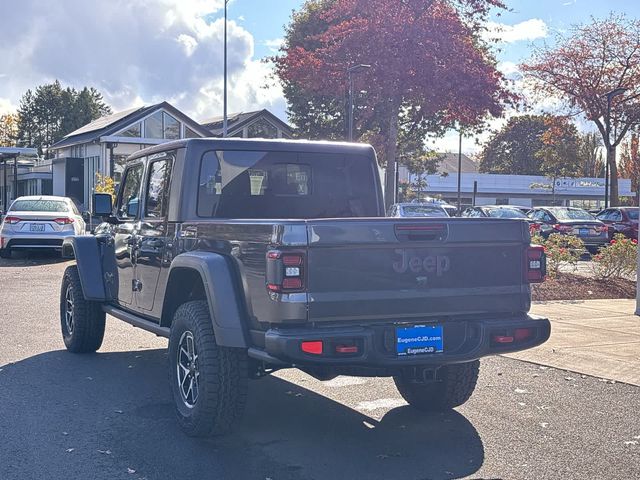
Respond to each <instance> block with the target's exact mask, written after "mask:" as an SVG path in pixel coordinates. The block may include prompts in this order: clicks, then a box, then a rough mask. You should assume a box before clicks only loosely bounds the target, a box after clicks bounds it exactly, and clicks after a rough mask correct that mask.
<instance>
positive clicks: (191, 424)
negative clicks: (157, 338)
mask: <svg viewBox="0 0 640 480" xmlns="http://www.w3.org/2000/svg"><path fill="white" fill-rule="evenodd" d="M247 363H248V361H247V354H246V351H245V350H244V349H240V348H229V347H221V346H219V345H218V344H217V343H216V338H215V335H214V332H213V323H212V319H211V315H210V314H209V306H208V304H207V302H205V301H192V302H187V303H185V304H183V305H181V306H180V307H179V308H178V309H177V310H176V313H175V315H174V317H173V324H172V325H171V335H170V337H169V379H170V382H171V391H172V393H173V399H174V402H175V406H176V413H177V416H178V422H179V424H180V427H181V428H182V429H183V430H184V432H185V433H186V434H187V435H189V436H193V437H205V436H211V435H220V434H224V433H227V432H228V431H230V430H231V429H232V427H233V425H234V424H235V423H236V422H237V421H238V420H239V419H240V417H241V415H242V412H243V410H244V406H245V402H246V398H247V387H248V385H247V383H248V367H247Z"/></svg>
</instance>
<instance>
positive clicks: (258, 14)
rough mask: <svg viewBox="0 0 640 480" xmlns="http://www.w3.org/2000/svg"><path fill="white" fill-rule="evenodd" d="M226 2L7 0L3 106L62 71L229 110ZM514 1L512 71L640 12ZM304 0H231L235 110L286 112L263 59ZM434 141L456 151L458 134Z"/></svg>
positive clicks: (111, 87) (112, 93) (506, 31)
mask: <svg viewBox="0 0 640 480" xmlns="http://www.w3.org/2000/svg"><path fill="white" fill-rule="evenodd" d="M223 1H224V0H144V2H143V1H140V0H92V1H91V2H87V1H86V0H58V1H56V2H51V1H50V0H20V2H9V1H1V0H0V18H2V19H3V41H2V42H0V59H1V60H0V114H2V113H4V112H7V111H9V112H10V111H15V109H16V108H17V106H18V104H19V100H20V97H21V96H22V94H23V93H24V92H25V91H26V90H27V89H28V88H34V87H35V86H37V85H40V84H43V83H46V82H51V81H53V80H55V79H59V80H60V81H61V82H62V83H63V85H65V86H72V87H76V88H82V87H83V86H85V85H88V86H94V87H96V88H97V89H98V90H100V91H101V92H103V94H104V97H105V99H106V100H107V102H108V103H109V104H110V105H111V106H112V107H113V109H114V110H116V111H118V110H123V109H126V108H130V107H133V106H139V105H145V104H147V105H148V104H151V103H155V102H159V101H163V100H167V101H169V102H171V103H172V104H174V105H175V106H176V107H178V108H180V109H182V110H183V111H185V112H186V113H187V114H189V115H191V116H192V117H193V118H195V119H196V120H203V119H206V118H209V117H212V116H218V115H220V114H221V112H222V38H223V36H222V31H223V22H222V12H223V11H222V5H223ZM506 2H507V5H508V7H509V11H504V12H502V14H501V15H500V16H494V17H493V18H492V19H491V21H492V22H493V23H492V24H491V27H492V29H493V31H494V32H499V33H497V35H498V36H499V37H500V39H501V40H500V41H499V42H498V44H497V45H496V47H497V48H499V49H500V51H499V52H498V53H497V57H498V60H499V68H500V69H501V70H502V71H503V72H504V73H505V74H507V75H508V76H509V77H510V78H517V77H518V71H517V65H518V64H519V63H521V62H523V61H524V60H526V59H527V58H528V57H529V56H530V54H531V51H532V48H533V46H534V45H536V44H540V43H542V42H552V41H553V37H554V35H555V33H557V32H561V33H562V32H566V31H567V30H568V29H569V28H570V26H571V25H573V24H576V23H585V22H588V21H589V20H590V17H591V16H594V17H600V18H601V17H605V16H607V15H608V14H609V12H610V11H611V10H613V11H615V12H617V13H625V14H627V15H628V16H630V17H632V18H640V0H609V1H607V0H506ZM303 3H304V2H303V0H231V1H230V3H229V18H230V20H231V24H230V26H229V59H230V63H229V72H230V94H229V111H230V112H235V111H248V110H254V109H259V108H268V109H270V110H271V111H273V112H274V113H275V114H276V115H278V116H280V117H281V118H285V112H286V103H285V100H284V98H283V96H282V91H281V89H280V87H279V86H278V85H276V84H273V82H270V81H269V76H270V73H271V70H270V67H269V65H267V64H265V63H264V62H262V61H261V59H262V58H264V57H266V56H269V55H272V54H273V53H274V52H275V50H276V49H277V46H278V41H279V39H282V37H283V35H284V26H285V25H286V24H287V23H288V22H289V19H290V16H291V12H292V10H294V9H298V8H300V6H301V5H302V4H303ZM80 26H81V28H80ZM502 123H504V120H502ZM500 124H501V122H500V121H497V122H494V124H493V127H494V128H499V127H500ZM485 139H486V135H485V136H484V137H480V138H478V139H465V142H464V147H463V148H464V149H465V150H466V151H469V152H473V151H477V150H478V148H479V147H478V146H477V145H476V144H475V143H476V142H475V141H474V140H477V141H479V142H482V141H484V140H485ZM434 145H435V147H436V148H437V149H439V150H450V151H453V150H455V149H456V148H457V137H456V136H455V135H450V136H448V137H446V138H445V139H443V140H438V141H437V142H435V144H434Z"/></svg>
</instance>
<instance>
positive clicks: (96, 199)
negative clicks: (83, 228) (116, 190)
mask: <svg viewBox="0 0 640 480" xmlns="http://www.w3.org/2000/svg"><path fill="white" fill-rule="evenodd" d="M112 211H113V204H112V198H111V194H110V193H94V194H93V209H92V211H91V214H92V215H94V216H96V217H108V216H110V215H111V213H112Z"/></svg>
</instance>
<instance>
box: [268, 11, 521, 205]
mask: <svg viewBox="0 0 640 480" xmlns="http://www.w3.org/2000/svg"><path fill="white" fill-rule="evenodd" d="M318 5H320V6H322V7H323V8H322V9H321V12H320V13H319V15H320V17H319V18H320V19H321V20H322V22H317V25H320V24H322V28H320V29H315V30H313V29H312V30H311V31H310V32H309V33H308V35H302V37H301V38H298V39H297V41H296V42H288V43H285V45H284V47H283V50H282V53H281V55H280V56H278V57H277V58H276V59H275V63H276V75H277V76H278V77H279V79H280V80H281V81H282V82H283V83H284V84H285V86H287V87H288V88H292V87H295V88H299V89H300V90H301V91H303V92H305V93H307V94H309V95H312V96H316V98H318V97H326V98H332V99H337V100H339V99H341V98H342V99H343V98H345V88H346V77H347V75H346V71H347V69H348V68H349V67H351V66H354V65H358V64H366V65H370V66H371V68H370V69H367V70H365V71H362V72H359V73H358V75H357V76H356V90H357V91H360V90H366V92H367V94H366V98H365V99H364V101H365V102H366V111H363V112H362V115H361V122H367V121H368V119H371V118H374V117H375V118H376V119H377V122H376V126H377V131H376V129H373V131H374V132H375V134H374V135H373V137H374V139H376V140H378V141H380V147H381V148H380V153H381V157H382V160H383V162H384V163H386V182H385V197H386V202H387V204H389V203H391V202H392V201H393V198H394V187H395V174H394V172H395V168H396V162H397V158H398V137H399V132H400V127H401V120H402V119H405V120H406V121H408V122H409V123H410V124H412V125H426V124H429V123H431V124H432V125H434V126H437V127H440V128H446V127H451V126H454V125H463V126H470V125H477V124H478V122H479V121H480V120H481V119H483V118H486V116H487V115H493V116H499V115H501V114H502V111H503V107H504V104H505V103H506V102H508V101H509V100H510V99H511V97H510V95H509V93H508V92H507V91H506V90H505V89H504V85H503V77H502V75H501V74H500V72H498V70H497V69H496V62H495V59H494V58H493V56H492V55H491V53H490V50H489V48H488V47H487V45H486V43H485V42H484V40H483V39H482V38H481V36H480V33H481V32H482V28H481V26H480V22H481V21H482V20H484V19H486V16H487V15H488V13H489V10H490V9H491V8H492V7H494V6H497V7H501V6H502V4H501V2H500V1H499V0H457V1H455V0H314V1H308V2H307V3H306V4H305V5H304V6H303V7H302V9H303V11H304V10H308V9H311V8H313V7H317V6H318ZM302 40H304V41H302Z"/></svg>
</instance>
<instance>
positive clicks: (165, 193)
mask: <svg viewBox="0 0 640 480" xmlns="http://www.w3.org/2000/svg"><path fill="white" fill-rule="evenodd" d="M171 163H172V162H171V159H170V158H165V159H162V160H156V161H154V162H152V163H151V165H150V166H149V180H148V181H147V196H146V198H145V207H144V208H145V210H144V211H145V216H146V217H149V218H162V217H164V216H165V215H166V214H167V203H168V200H169V185H170V179H171Z"/></svg>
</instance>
